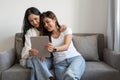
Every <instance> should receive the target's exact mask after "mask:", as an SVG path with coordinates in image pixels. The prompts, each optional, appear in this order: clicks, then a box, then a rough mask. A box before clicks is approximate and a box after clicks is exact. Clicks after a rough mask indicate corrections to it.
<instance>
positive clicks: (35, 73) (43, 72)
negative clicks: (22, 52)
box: [27, 57, 53, 80]
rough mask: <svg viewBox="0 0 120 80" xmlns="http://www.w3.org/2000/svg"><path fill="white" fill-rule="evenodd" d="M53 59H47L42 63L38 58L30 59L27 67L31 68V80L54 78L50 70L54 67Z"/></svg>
mask: <svg viewBox="0 0 120 80" xmlns="http://www.w3.org/2000/svg"><path fill="white" fill-rule="evenodd" d="M51 61H52V59H51V58H46V61H40V59H39V58H38V57H29V58H28V60H27V67H28V68H31V80H48V78H49V77H51V76H53V75H52V74H51V73H50V71H49V69H50V68H51V65H52V62H51Z"/></svg>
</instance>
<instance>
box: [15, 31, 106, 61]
mask: <svg viewBox="0 0 120 80" xmlns="http://www.w3.org/2000/svg"><path fill="white" fill-rule="evenodd" d="M91 35H97V47H98V48H97V49H98V56H99V59H100V60H103V50H104V48H105V45H104V35H103V34H99V33H93V34H92V33H73V36H91ZM22 37H23V33H16V34H15V52H16V62H17V63H18V62H19V59H20V58H21V51H22V48H23V41H22ZM73 38H74V37H73Z"/></svg>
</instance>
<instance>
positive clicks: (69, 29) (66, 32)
mask: <svg viewBox="0 0 120 80" xmlns="http://www.w3.org/2000/svg"><path fill="white" fill-rule="evenodd" d="M64 26H65V29H64V31H63V33H65V34H68V33H70V34H72V30H71V28H70V27H68V26H66V25H64Z"/></svg>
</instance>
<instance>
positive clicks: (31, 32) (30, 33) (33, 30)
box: [26, 28, 39, 35]
mask: <svg viewBox="0 0 120 80" xmlns="http://www.w3.org/2000/svg"><path fill="white" fill-rule="evenodd" d="M34 34H39V31H38V30H37V29H36V28H30V29H29V30H28V31H27V33H26V35H34Z"/></svg>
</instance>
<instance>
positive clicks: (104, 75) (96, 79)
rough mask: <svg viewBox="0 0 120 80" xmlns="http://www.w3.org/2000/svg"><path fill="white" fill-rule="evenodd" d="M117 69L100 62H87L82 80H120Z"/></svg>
mask: <svg viewBox="0 0 120 80" xmlns="http://www.w3.org/2000/svg"><path fill="white" fill-rule="evenodd" d="M119 76H120V74H119V71H118V70H117V69H114V68H113V67H111V66H109V65H107V64H106V63H104V62H102V61H99V62H94V61H87V62H86V69H85V72H84V74H83V76H82V78H81V79H80V80H120V77H119Z"/></svg>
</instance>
